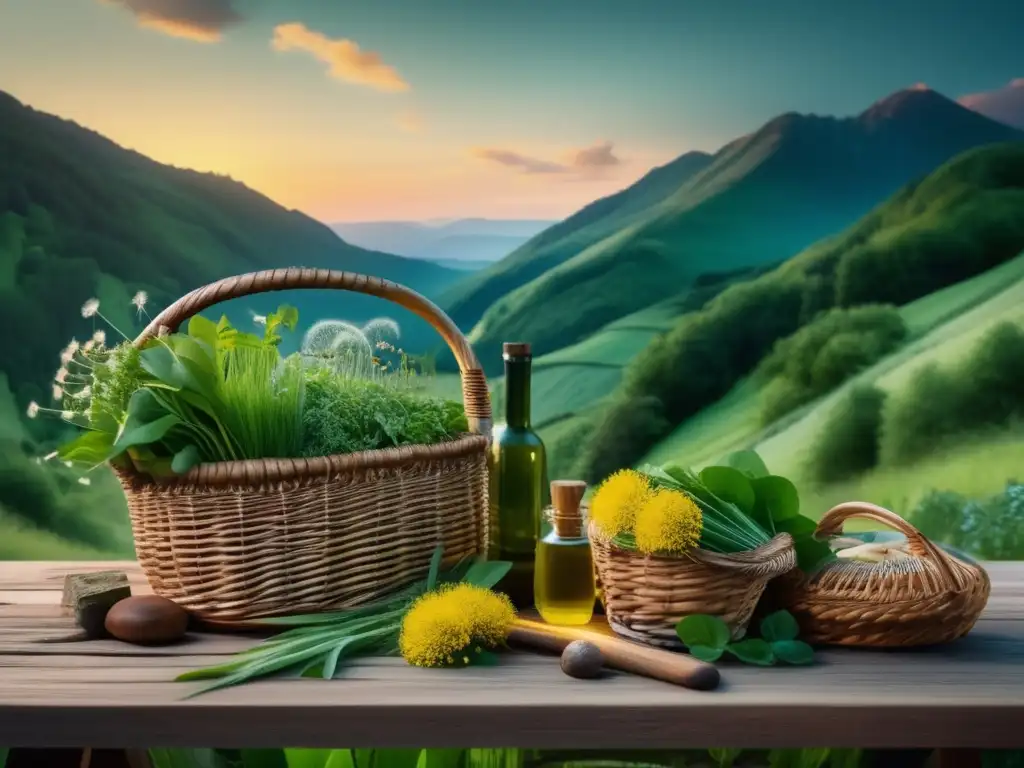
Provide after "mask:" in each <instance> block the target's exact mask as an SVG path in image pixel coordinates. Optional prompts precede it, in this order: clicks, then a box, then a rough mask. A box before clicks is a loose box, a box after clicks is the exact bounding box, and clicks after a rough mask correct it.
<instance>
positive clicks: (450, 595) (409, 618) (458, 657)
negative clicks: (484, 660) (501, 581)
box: [398, 584, 516, 667]
mask: <svg viewBox="0 0 1024 768" xmlns="http://www.w3.org/2000/svg"><path fill="white" fill-rule="evenodd" d="M515 616H516V613H515V609H514V608H513V607H512V602H511V601H510V600H509V599H508V597H506V596H505V595H502V594H499V593H496V592H492V591H491V590H489V589H484V588H483V587H477V586H474V585H472V584H456V585H447V586H444V587H442V588H441V589H438V590H435V591H433V592H428V593H427V594H425V595H422V596H421V597H419V598H417V599H416V601H415V602H414V603H413V604H412V606H411V607H410V608H409V610H408V612H407V613H406V614H405V617H404V618H403V619H402V630H401V633H400V635H399V638H398V648H399V650H400V651H401V653H402V657H403V658H404V659H405V660H406V661H407V662H409V663H410V664H412V665H414V666H417V667H443V666H463V665H466V664H469V663H470V661H471V657H470V655H469V654H470V653H472V652H475V653H480V652H482V650H483V649H484V648H493V647H495V646H497V645H499V644H500V643H502V642H504V640H505V639H506V638H507V637H508V633H509V631H510V630H511V629H512V622H513V621H514V620H515Z"/></svg>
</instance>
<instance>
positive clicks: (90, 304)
mask: <svg viewBox="0 0 1024 768" xmlns="http://www.w3.org/2000/svg"><path fill="white" fill-rule="evenodd" d="M99 311H100V300H99V299H89V300H88V301H87V302H85V304H83V305H82V317H86V318H89V317H95V316H96V313H98V312H99Z"/></svg>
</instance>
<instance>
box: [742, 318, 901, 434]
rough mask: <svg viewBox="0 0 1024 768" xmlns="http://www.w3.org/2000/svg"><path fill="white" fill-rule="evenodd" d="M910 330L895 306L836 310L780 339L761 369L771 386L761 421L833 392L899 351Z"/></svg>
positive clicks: (759, 367)
mask: <svg viewBox="0 0 1024 768" xmlns="http://www.w3.org/2000/svg"><path fill="white" fill-rule="evenodd" d="M906 335H907V327H906V324H905V323H904V322H903V318H902V317H900V314H899V312H897V311H896V309H895V308H894V307H889V306H876V305H872V306H865V307H857V308H856V309H833V310H830V311H829V312H826V313H825V314H823V315H821V316H820V317H818V319H817V320H815V321H814V322H812V323H810V324H809V325H806V326H804V327H803V328H801V329H800V330H799V331H797V332H796V333H794V334H793V335H791V336H788V337H787V338H785V339H782V340H780V341H779V342H777V343H776V344H775V346H774V347H773V348H772V352H771V354H769V355H768V356H767V357H766V358H765V359H764V361H763V362H762V363H761V364H760V365H759V366H758V369H757V375H758V376H759V377H760V378H762V379H763V380H765V381H766V382H767V383H768V386H767V387H766V389H765V396H764V399H763V401H762V408H761V419H762V422H763V423H765V424H771V423H772V422H774V421H775V420H776V419H778V418H779V417H781V416H784V415H785V414H786V413H788V412H789V411H791V410H793V409H794V408H797V407H799V406H800V405H803V404H804V403H806V402H809V401H811V400H813V399H815V398H816V397H820V396H821V395H823V394H825V393H827V392H830V391H831V390H833V389H835V388H836V387H837V386H839V385H840V384H842V383H843V382H844V381H846V380H847V379H849V378H850V377H851V376H853V375H854V374H856V373H857V372H859V371H861V370H863V369H864V368H867V367H868V366H870V365H871V364H873V363H874V362H876V361H878V360H879V359H881V358H882V357H884V356H885V355H887V354H889V353H890V352H892V351H893V350H894V349H896V348H897V347H898V346H899V345H900V344H901V343H902V342H903V340H904V339H905V338H906Z"/></svg>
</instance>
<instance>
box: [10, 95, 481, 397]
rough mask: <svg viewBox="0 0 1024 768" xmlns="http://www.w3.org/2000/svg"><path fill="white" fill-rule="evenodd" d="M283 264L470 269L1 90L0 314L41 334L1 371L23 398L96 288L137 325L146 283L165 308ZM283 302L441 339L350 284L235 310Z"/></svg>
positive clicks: (388, 272) (434, 285)
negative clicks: (352, 231) (355, 233)
mask: <svg viewBox="0 0 1024 768" xmlns="http://www.w3.org/2000/svg"><path fill="white" fill-rule="evenodd" d="M286 266H310V267H330V268H334V269H346V270H351V271H355V272H361V273H366V274H370V275H376V276H380V277H386V278H390V279H392V280H396V281H398V282H401V283H404V284H406V285H409V286H410V287H413V288H415V289H417V290H419V291H421V292H423V293H426V294H428V295H431V296H436V295H437V294H438V293H439V292H440V291H441V290H442V289H444V288H445V287H446V286H448V285H451V284H452V283H454V282H455V281H456V280H457V279H459V278H461V277H462V276H463V273H460V272H455V271H452V270H448V269H444V268H443V267H440V266H438V265H436V264H433V263H430V262H426V261H422V260H413V259H405V258H401V257H398V256H392V255H390V254H385V253H377V252H372V251H366V250H362V249H360V248H355V247H353V246H351V245H349V244H347V243H345V242H344V241H342V240H341V239H339V238H338V236H337V235H335V234H334V233H333V232H332V231H331V230H330V229H329V228H328V227H326V226H324V225H322V224H320V223H319V222H317V221H314V220H313V219H311V218H309V217H308V216H305V215H304V214H302V213H300V212H298V211H293V210H287V209H285V208H282V207H281V206H279V205H277V204H276V203H274V202H273V201H272V200H270V199H268V198H267V197H264V196H263V195H261V194H259V193H257V192H255V191H253V190H251V189H249V188H247V187H245V186H244V185H242V184H240V183H238V182H235V181H232V180H230V179H228V178H225V177H221V176H216V175H212V174H203V173H196V172H193V171H188V170H183V169H179V168H173V167H170V166H166V165H161V164H159V163H156V162H154V161H152V160H150V159H148V158H146V157H144V156H142V155H140V154H138V153H136V152H132V151H128V150H125V149H123V148H121V147H119V146H117V145H116V144H114V143H113V142H111V141H109V140H107V139H105V138H104V137H102V136H100V135H99V134H97V133H94V132H92V131H89V130H87V129H85V128H82V127H80V126H78V125H76V124H74V123H72V122H69V121H65V120H61V119H59V118H57V117H54V116H51V115H48V114H44V113H41V112H38V111H36V110H33V109H31V108H30V107H27V106H25V105H23V104H21V103H20V102H18V101H17V100H16V99H14V98H13V97H11V96H9V95H6V94H3V93H0V322H2V323H3V326H4V328H5V331H6V333H7V334H8V337H9V338H18V339H24V340H27V339H31V340H32V344H21V345H17V344H16V345H9V347H8V349H7V351H6V352H5V354H4V356H3V358H2V360H0V370H3V371H6V372H7V373H8V375H9V376H10V379H11V387H12V389H13V390H14V391H15V393H16V394H17V395H18V398H19V400H22V401H26V402H27V400H28V399H30V398H37V399H42V394H43V393H44V391H48V380H49V378H50V375H51V374H52V372H53V370H54V369H56V367H57V365H56V356H57V353H58V352H59V350H60V348H61V347H62V346H63V345H64V344H65V343H66V342H67V341H68V339H69V338H71V336H72V335H76V334H77V335H78V336H79V337H80V338H81V336H82V335H83V334H85V333H89V332H91V327H87V326H86V324H85V323H84V322H83V321H82V318H81V317H80V316H79V312H78V308H79V307H80V306H81V304H82V302H83V301H85V299H87V298H89V297H90V296H98V297H99V298H100V300H101V302H102V303H103V305H104V310H105V313H106V314H108V316H110V317H111V318H112V319H113V320H114V321H115V322H116V323H117V324H118V325H119V326H121V325H122V324H123V327H124V330H125V331H126V332H128V333H131V332H132V329H133V328H138V325H139V324H138V323H137V322H134V321H133V317H132V314H131V312H132V307H131V305H130V299H131V296H132V295H133V294H134V292H135V291H137V290H145V291H147V292H149V294H150V297H151V301H152V305H153V306H154V307H156V308H162V307H163V306H165V305H166V304H168V303H170V302H171V301H173V300H174V299H176V298H178V297H179V296H181V295H182V294H184V293H185V292H187V291H189V290H191V289H192V288H195V287H198V286H200V285H202V284H204V283H206V282H209V281H212V280H216V279H218V278H221V277H226V276H228V275H232V274H238V273H243V272H249V271H253V270H257V269H267V268H273V267H286ZM282 300H287V301H289V302H291V303H293V304H296V305H298V306H299V308H300V314H301V315H302V318H301V319H302V320H303V321H305V322H310V321H313V320H315V319H319V318H320V317H324V316H328V317H342V318H344V319H349V320H354V321H360V320H367V319H369V318H371V317H373V316H376V315H380V314H387V315H389V316H392V317H394V318H396V319H397V320H399V322H400V323H401V324H402V325H403V327H404V329H405V330H406V331H407V337H408V338H407V340H406V339H403V342H404V343H406V344H407V346H408V347H409V348H410V349H413V348H415V347H416V345H417V344H420V345H424V346H426V345H428V344H429V345H431V346H433V345H435V344H437V343H438V340H437V337H436V335H434V333H433V332H432V331H431V330H430V329H429V327H427V326H426V324H425V323H423V322H422V321H419V320H418V318H414V317H413V315H411V314H409V313H406V312H404V311H403V310H398V309H397V308H396V307H395V306H394V305H391V304H387V303H386V302H383V301H381V300H379V299H375V298H372V297H363V296H356V295H351V294H350V295H345V296H339V295H337V294H333V295H332V294H327V293H324V292H305V293H304V294H301V295H277V296H271V297H266V296H264V297H259V298H255V299H252V300H241V301H239V302H236V303H235V306H234V307H233V308H231V311H232V313H233V315H232V316H233V317H234V319H235V321H236V322H245V321H246V320H247V319H248V317H247V312H248V311H252V312H255V313H258V314H266V312H267V310H268V309H273V307H274V306H276V305H277V303H278V302H280V301H282ZM51 352H52V355H51Z"/></svg>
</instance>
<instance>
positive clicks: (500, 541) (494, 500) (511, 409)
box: [490, 344, 547, 608]
mask: <svg viewBox="0 0 1024 768" xmlns="http://www.w3.org/2000/svg"><path fill="white" fill-rule="evenodd" d="M503 357H504V359H505V423H504V424H499V425H497V426H496V427H495V428H494V433H493V440H492V444H491V459H492V466H491V494H490V497H491V530H490V543H491V551H490V557H491V559H494V560H508V561H510V562H511V563H512V570H511V571H509V574H508V575H507V576H506V577H505V578H504V579H503V580H502V582H501V584H499V585H498V589H500V590H501V591H502V592H505V593H506V594H507V595H508V596H509V597H510V598H511V599H512V602H513V603H514V604H515V606H516V607H517V608H527V607H529V606H531V605H533V567H534V556H535V553H536V549H537V536H538V534H539V532H540V520H541V514H542V511H543V509H544V504H545V499H546V494H545V491H546V488H547V454H546V453H545V451H544V443H543V442H542V441H541V439H540V436H539V435H537V433H536V432H534V431H533V429H532V427H531V426H530V372H531V367H532V365H533V355H532V354H531V352H530V345H529V344H505V345H504V348H503Z"/></svg>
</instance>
